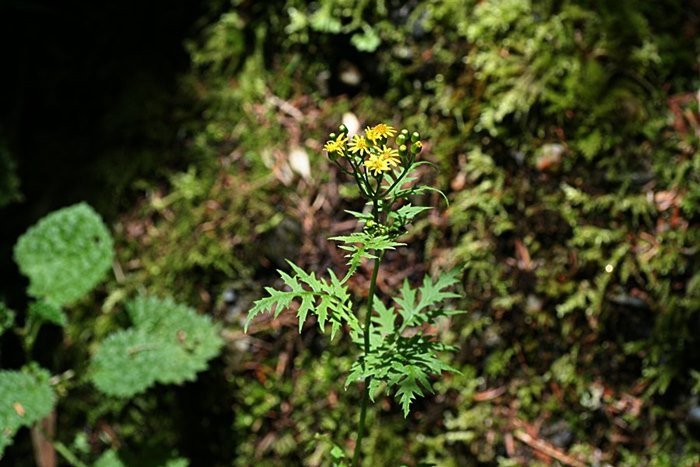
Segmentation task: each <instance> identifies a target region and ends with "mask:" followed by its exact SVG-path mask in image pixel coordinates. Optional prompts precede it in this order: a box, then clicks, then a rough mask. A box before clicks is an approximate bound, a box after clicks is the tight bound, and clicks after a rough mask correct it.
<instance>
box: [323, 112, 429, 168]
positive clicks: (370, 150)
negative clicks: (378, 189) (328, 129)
mask: <svg viewBox="0 0 700 467" xmlns="http://www.w3.org/2000/svg"><path fill="white" fill-rule="evenodd" d="M396 134H397V130H396V128H394V127H392V126H391V125H387V124H386V123H379V124H377V125H375V126H372V127H367V128H365V131H364V135H361V134H359V135H354V136H353V137H352V138H351V139H350V140H348V137H347V128H345V126H343V125H341V126H340V134H339V135H336V134H335V133H331V134H330V136H329V139H328V141H327V142H326V144H325V145H324V146H323V149H325V150H326V151H328V155H329V156H330V157H331V159H332V160H335V159H336V158H337V157H338V156H340V157H346V158H348V160H349V161H350V164H351V165H352V167H353V168H355V169H358V170H359V169H360V167H364V169H365V170H366V171H367V172H368V173H371V174H372V175H374V176H375V177H377V176H379V175H381V174H383V173H384V172H389V171H391V170H392V169H394V168H396V167H398V166H400V165H401V164H402V161H403V162H406V161H408V160H412V156H411V154H416V153H417V152H419V151H420V148H421V144H420V141H418V134H417V133H415V134H414V135H415V137H414V135H409V133H408V130H402V131H401V133H400V134H399V135H398V136H397V137H396V144H397V146H398V147H399V149H398V150H397V149H393V148H391V147H389V146H387V143H388V140H389V138H392V137H393V136H394V135H396ZM412 141H413V143H414V144H413V146H415V147H411V148H410V150H409V147H408V146H407V144H408V145H409V146H410V145H411V142H412ZM409 151H410V154H409Z"/></svg>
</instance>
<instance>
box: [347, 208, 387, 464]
mask: <svg viewBox="0 0 700 467" xmlns="http://www.w3.org/2000/svg"><path fill="white" fill-rule="evenodd" d="M372 215H373V217H374V221H375V222H377V223H378V222H379V201H378V200H377V199H376V198H375V199H374V204H373V207H372ZM375 254H376V251H375ZM383 256H384V254H383V252H382V253H380V254H379V256H377V259H375V260H374V269H373V270H372V278H371V279H370V282H369V296H368V297H367V314H366V315H365V326H364V329H363V332H364V341H365V342H364V343H365V346H364V355H363V356H364V358H365V359H366V358H367V356H368V355H369V352H370V350H371V349H370V326H371V325H372V305H373V302H374V293H375V290H376V288H377V275H378V274H379V265H380V264H381V262H382V257H383ZM371 379H372V378H371V377H370V376H367V377H366V378H365V388H364V394H363V395H362V406H361V409H360V422H359V425H358V428H357V441H356V442H355V452H354V453H353V456H352V466H353V467H357V466H358V465H360V464H359V462H360V451H361V450H362V438H363V436H364V434H365V421H366V419H367V405H368V403H369V383H370V381H371Z"/></svg>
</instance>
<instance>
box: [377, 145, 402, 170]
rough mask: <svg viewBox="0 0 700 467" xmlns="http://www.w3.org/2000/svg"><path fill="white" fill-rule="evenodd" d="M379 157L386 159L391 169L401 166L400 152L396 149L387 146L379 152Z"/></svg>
mask: <svg viewBox="0 0 700 467" xmlns="http://www.w3.org/2000/svg"><path fill="white" fill-rule="evenodd" d="M379 157H381V158H382V159H384V160H385V161H386V163H387V164H388V165H389V166H390V167H396V166H397V165H399V161H400V159H399V151H397V150H396V149H392V148H388V147H386V145H384V146H383V147H382V149H380V150H379Z"/></svg>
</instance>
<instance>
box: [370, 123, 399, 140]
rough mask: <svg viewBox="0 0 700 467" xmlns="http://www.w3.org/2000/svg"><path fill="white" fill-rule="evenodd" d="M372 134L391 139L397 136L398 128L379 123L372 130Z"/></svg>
mask: <svg viewBox="0 0 700 467" xmlns="http://www.w3.org/2000/svg"><path fill="white" fill-rule="evenodd" d="M371 130H372V132H373V133H374V134H375V135H376V136H378V137H379V138H389V137H391V136H394V135H395V134H396V128H394V127H393V126H390V125H387V124H386V123H379V124H377V125H374V126H373V127H372V128H371Z"/></svg>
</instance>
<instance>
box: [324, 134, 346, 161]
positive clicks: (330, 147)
mask: <svg viewBox="0 0 700 467" xmlns="http://www.w3.org/2000/svg"><path fill="white" fill-rule="evenodd" d="M347 142H348V140H347V137H346V136H345V134H344V133H341V134H340V135H339V136H338V137H337V138H336V139H335V140H329V141H327V142H326V144H325V145H324V146H323V149H325V150H326V151H328V153H329V154H332V153H336V152H337V153H340V155H341V156H342V155H344V154H343V152H344V151H345V143H347Z"/></svg>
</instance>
